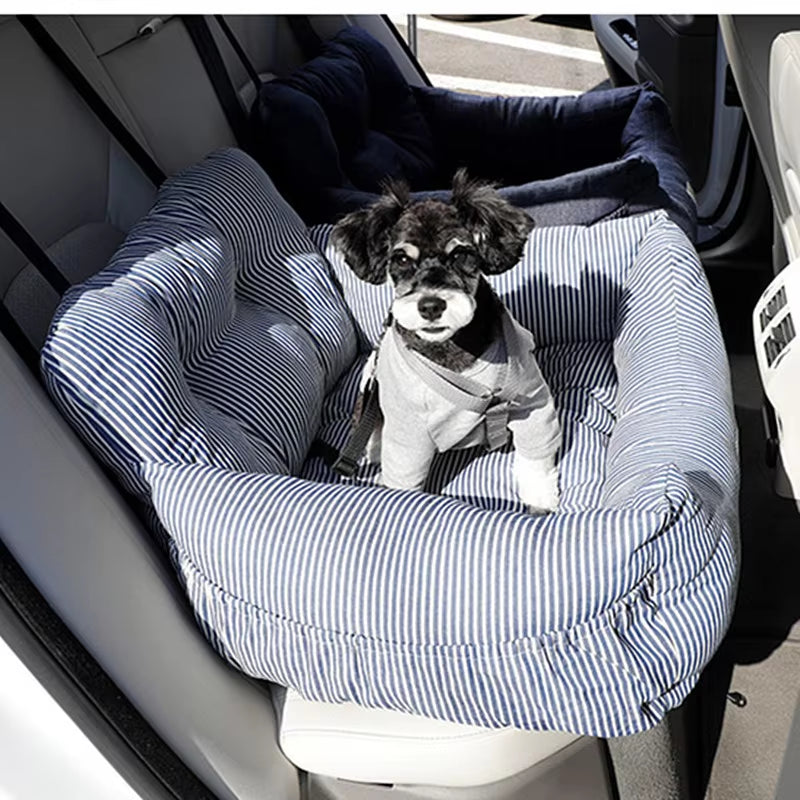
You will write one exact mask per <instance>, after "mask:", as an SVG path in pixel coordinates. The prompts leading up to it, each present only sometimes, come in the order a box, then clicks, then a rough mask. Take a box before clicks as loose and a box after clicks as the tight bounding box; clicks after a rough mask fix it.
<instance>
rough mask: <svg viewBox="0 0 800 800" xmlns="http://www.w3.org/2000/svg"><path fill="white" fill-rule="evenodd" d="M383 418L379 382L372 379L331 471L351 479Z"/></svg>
mask: <svg viewBox="0 0 800 800" xmlns="http://www.w3.org/2000/svg"><path fill="white" fill-rule="evenodd" d="M380 418H381V406H380V403H379V402H378V381H377V380H375V378H370V380H369V381H367V384H366V386H365V387H364V393H363V394H362V395H361V397H360V398H359V407H358V408H357V409H356V414H355V421H354V425H353V429H352V430H351V432H350V436H349V437H348V439H347V441H346V442H345V444H344V447H343V448H342V449H341V451H340V453H339V457H338V458H337V459H336V460H335V461H334V462H333V464H332V465H331V469H332V470H333V471H334V472H337V473H338V474H339V475H343V476H344V477H346V478H350V477H352V476H353V475H354V474H355V471H356V469H358V463H359V461H360V460H361V455H362V454H363V452H364V449H365V448H366V446H367V442H368V441H369V437H370V436H371V435H372V432H373V431H374V430H375V426H376V425H377V424H378V421H379V420H380Z"/></svg>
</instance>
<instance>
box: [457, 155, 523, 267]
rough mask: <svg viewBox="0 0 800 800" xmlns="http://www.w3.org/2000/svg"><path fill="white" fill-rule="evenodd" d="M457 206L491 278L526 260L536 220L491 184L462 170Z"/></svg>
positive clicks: (458, 178) (458, 177)
mask: <svg viewBox="0 0 800 800" xmlns="http://www.w3.org/2000/svg"><path fill="white" fill-rule="evenodd" d="M453 205H454V206H455V207H456V210H457V211H458V215H459V217H460V218H461V221H462V222H463V223H464V225H465V226H466V227H467V228H468V229H469V231H470V232H471V233H472V236H473V239H474V240H475V245H476V247H477V248H478V253H479V254H480V256H481V258H482V259H483V271H484V272H485V273H486V274H487V275H496V274H498V273H500V272H505V271H506V270H508V269H511V267H513V266H514V265H515V264H516V263H517V262H518V261H519V260H520V259H521V258H522V253H523V250H524V249H525V242H526V241H527V240H528V234H529V233H530V232H531V230H532V228H533V224H534V223H533V220H532V219H531V218H530V217H529V216H528V214H527V213H526V212H525V211H523V210H522V209H521V208H517V207H516V206H512V205H511V203H509V202H508V201H507V200H504V199H503V198H502V197H500V195H499V194H498V193H497V191H496V190H495V187H494V186H493V185H492V184H491V183H487V182H485V181H479V180H473V179H471V178H469V176H468V175H467V171H466V170H465V169H460V170H458V172H456V174H455V176H454V177H453Z"/></svg>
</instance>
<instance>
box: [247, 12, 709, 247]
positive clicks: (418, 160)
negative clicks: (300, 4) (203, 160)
mask: <svg viewBox="0 0 800 800" xmlns="http://www.w3.org/2000/svg"><path fill="white" fill-rule="evenodd" d="M251 122H252V124H253V128H254V131H255V135H254V140H255V143H254V151H253V152H254V154H255V155H256V157H257V158H258V160H259V161H260V163H261V164H262V165H263V166H264V167H265V169H266V171H267V172H268V174H269V175H270V177H271V178H272V179H273V180H274V181H275V184H276V186H277V188H278V190H279V191H280V192H281V193H282V194H283V195H284V197H285V198H286V200H287V201H288V202H289V203H290V204H291V205H292V207H294V208H295V209H297V210H298V212H299V213H300V214H301V216H302V217H303V218H304V219H305V220H306V221H307V222H322V221H334V220H335V218H337V217H338V216H340V215H341V214H342V213H344V212H345V211H351V210H353V209H355V208H358V207H360V206H363V205H365V204H367V203H369V202H371V201H373V200H374V199H375V193H376V192H378V191H379V190H380V186H381V183H382V182H383V181H384V180H385V179H386V178H387V177H391V178H403V179H405V180H407V181H408V182H409V184H410V186H411V188H412V190H414V191H419V192H423V193H430V192H432V193H433V195H434V196H446V195H447V194H448V193H447V192H446V191H443V190H445V187H449V186H450V183H451V180H452V176H453V174H454V172H455V171H456V170H457V169H458V168H459V167H462V166H465V167H467V169H468V170H469V172H470V174H471V175H472V176H473V177H480V178H484V179H489V180H492V181H494V182H496V183H497V184H498V185H499V186H500V187H501V188H500V193H501V194H502V195H504V196H505V197H506V199H508V200H509V201H511V202H512V203H514V204H515V205H518V206H521V207H524V208H526V209H527V210H528V211H529V213H530V214H531V215H532V216H533V217H534V219H535V221H536V222H537V224H556V223H569V222H571V223H590V222H595V221H597V220H599V219H603V218H610V217H614V216H622V215H626V214H634V213H638V212H641V211H645V210H649V209H655V208H664V209H666V210H667V212H668V213H669V214H670V216H671V217H672V218H673V219H674V220H675V221H676V222H677V223H678V225H680V226H681V227H682V228H683V229H684V231H685V232H686V233H687V235H688V236H689V237H690V238H691V239H694V236H695V233H696V208H695V204H694V200H693V198H692V197H691V195H690V193H689V189H688V176H687V173H686V169H685V167H684V165H683V162H682V160H681V156H680V151H679V147H678V144H677V140H676V138H675V135H674V133H673V131H672V127H671V124H670V119H669V111H668V109H667V106H666V104H665V103H664V101H663V99H662V98H661V96H660V95H659V94H658V93H657V91H656V90H655V89H654V88H653V87H652V86H650V85H646V86H635V87H627V88H621V89H611V90H606V91H596V92H589V93H586V94H584V95H581V96H579V97H560V98H537V97H516V98H503V97H477V96H472V95H468V94H460V93H457V92H451V91H447V90H444V89H436V88H433V87H429V86H413V87H412V86H409V85H408V83H407V82H406V80H405V78H404V77H403V75H402V74H401V73H400V71H399V69H398V67H397V65H396V64H395V63H394V61H393V60H392V58H391V56H390V55H389V53H388V52H387V51H386V49H385V48H384V47H383V45H381V44H380V43H379V42H377V41H376V40H375V39H374V38H372V37H371V36H370V35H369V34H368V33H366V32H365V31H363V30H361V29H360V28H356V27H351V28H345V29H343V30H342V31H340V32H339V33H338V34H337V35H336V36H335V37H334V38H333V39H331V40H330V41H328V42H325V43H324V44H323V45H322V52H321V53H320V54H319V55H318V56H316V57H315V58H313V59H311V60H310V61H308V62H307V63H305V64H304V65H303V66H302V67H300V68H299V69H297V70H295V71H294V72H293V73H292V74H291V75H289V76H287V77H282V78H276V79H275V80H272V81H270V82H268V83H265V84H263V85H262V87H261V91H260V94H259V97H258V98H257V100H256V102H255V103H254V105H253V106H252V109H251Z"/></svg>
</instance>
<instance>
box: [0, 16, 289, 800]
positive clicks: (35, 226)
mask: <svg viewBox="0 0 800 800" xmlns="http://www.w3.org/2000/svg"><path fill="white" fill-rule="evenodd" d="M47 21H48V23H60V22H61V20H59V19H56V18H50V19H48V20H47ZM76 44H77V42H76ZM0 103H1V104H2V108H3V115H4V119H5V120H10V121H12V122H13V124H10V125H9V124H6V125H4V127H3V147H2V148H0V200H1V201H2V202H3V203H4V205H6V206H7V207H8V209H9V210H10V211H11V213H12V214H13V215H14V216H15V217H17V219H19V220H20V221H21V223H22V224H23V225H24V226H25V228H27V230H28V231H29V232H30V233H31V234H32V235H33V237H34V238H35V239H36V240H37V241H38V242H39V244H40V245H42V246H43V247H45V248H46V249H47V251H48V252H49V254H50V256H51V257H52V259H53V260H54V261H55V262H56V264H57V266H58V267H59V268H60V269H61V271H62V272H63V273H64V274H65V275H66V276H67V277H68V278H69V279H70V280H71V281H73V282H75V281H80V280H83V279H84V278H86V277H87V276H88V275H90V274H92V273H94V272H96V271H97V270H99V269H100V268H102V267H103V266H104V265H105V263H106V261H107V260H108V258H109V256H110V255H111V253H113V251H114V250H115V248H116V246H117V244H118V243H119V242H120V241H121V240H122V238H123V237H124V235H125V232H126V231H127V230H128V228H129V227H130V226H131V224H133V222H134V221H136V220H137V219H138V218H139V217H141V216H142V215H143V214H144V213H145V212H146V211H147V209H148V208H149V207H150V205H151V204H152V201H153V197H154V187H153V185H152V184H151V183H150V182H149V181H148V180H147V179H146V178H145V176H144V175H143V174H142V172H141V171H140V169H139V168H138V167H137V166H136V164H135V163H133V162H132V160H131V159H130V157H129V156H128V155H127V153H126V152H125V151H124V150H123V149H122V148H121V147H120V146H119V145H118V144H117V143H116V142H115V141H114V140H113V139H112V137H111V136H110V135H109V133H108V132H107V130H106V129H105V128H104V127H103V126H102V125H101V124H100V122H99V121H98V120H97V118H96V117H95V115H94V114H93V113H92V112H91V111H90V110H89V109H88V107H87V106H86V104H85V103H84V101H83V100H82V99H81V98H80V96H79V95H78V94H77V92H76V91H75V90H74V88H73V87H72V86H70V84H69V83H68V82H67V81H66V79H65V78H64V77H63V76H62V75H61V74H60V73H59V71H58V70H57V69H56V68H55V67H54V66H53V64H52V63H51V62H50V61H49V60H48V58H47V57H46V56H45V55H44V54H43V53H42V52H41V51H40V50H39V49H38V47H37V45H36V44H35V43H34V42H33V40H32V39H31V37H30V36H29V34H28V33H27V32H26V31H25V30H24V28H23V27H22V25H21V24H20V23H19V21H18V20H17V19H15V18H13V17H7V16H5V17H0ZM118 110H119V109H118ZM159 141H160V140H159ZM0 293H2V297H3V301H4V303H5V304H6V305H7V307H8V308H9V309H10V310H11V312H12V314H13V316H14V317H15V318H16V319H17V321H18V322H19V323H20V325H21V327H22V328H23V330H24V331H25V332H26V333H27V335H28V336H29V337H30V338H31V340H32V341H33V342H34V343H38V342H40V341H41V339H42V338H43V337H44V334H45V332H46V329H47V325H48V323H49V320H50V317H51V315H52V312H53V310H54V309H55V306H56V304H57V301H58V297H57V294H56V293H55V292H54V291H53V290H52V289H51V288H50V286H49V285H48V284H47V283H46V282H45V281H44V279H43V278H42V277H41V276H40V275H39V274H38V273H37V272H36V271H35V270H34V269H33V268H32V267H31V266H30V265H28V264H27V260H26V258H25V257H24V256H23V255H21V254H20V253H19V251H18V250H17V249H16V247H15V246H14V245H13V244H12V243H11V242H10V240H9V239H8V238H7V237H6V236H5V235H4V234H3V233H2V232H0ZM0 408H2V409H3V414H2V415H0V437H2V441H3V451H4V453H5V454H6V456H7V457H5V458H3V459H0V531H1V532H2V537H3V541H4V543H5V545H6V546H7V547H8V548H9V550H10V551H11V553H12V554H13V555H14V557H15V558H16V560H17V561H18V562H19V564H20V565H21V567H22V568H23V570H24V571H25V572H26V574H27V575H28V576H29V577H30V578H31V580H32V581H33V582H34V584H35V585H36V586H37V587H38V589H39V591H40V592H41V593H42V594H43V595H44V596H45V599H46V600H47V601H48V603H49V604H50V605H51V606H52V607H53V608H54V609H55V610H56V611H57V613H58V614H59V615H60V616H61V618H62V619H64V620H65V621H66V622H67V623H68V624H69V626H70V628H71V629H72V630H73V631H74V633H75V634H76V636H77V637H78V639H79V640H80V642H81V643H82V644H83V646H84V647H86V649H87V650H88V651H89V652H90V653H91V654H92V655H93V656H94V657H95V659H96V660H97V661H98V662H99V663H100V665H101V666H102V667H103V668H104V669H105V671H106V673H107V674H108V675H109V676H110V677H111V678H112V680H113V681H114V682H115V683H116V684H117V686H119V687H120V689H121V691H122V692H123V693H124V694H125V695H127V697H128V698H130V699H131V701H132V702H133V703H134V705H135V706H136V707H137V708H138V709H139V710H140V711H141V712H142V714H143V715H144V717H145V719H146V720H148V721H149V722H150V724H151V725H152V726H153V727H154V729H155V730H156V732H157V733H158V734H159V735H160V736H161V738H162V739H163V740H164V741H166V743H167V744H168V745H169V746H170V747H171V748H172V749H173V751H174V752H175V753H177V755H178V756H179V757H180V758H181V759H183V761H184V762H185V763H186V764H188V765H189V766H190V767H191V769H192V770H193V771H194V772H195V773H196V774H197V775H198V776H200V778H201V779H202V780H203V781H204V782H205V783H206V785H207V786H208V787H209V788H210V789H211V791H212V792H214V794H215V796H217V797H220V798H229V800H233V798H235V799H236V800H245V798H246V799H247V800H266V799H269V800H287V798H288V799H289V800H291V799H292V798H297V797H299V785H298V777H297V773H296V770H295V769H294V767H293V766H292V765H290V764H289V762H288V761H286V759H285V758H284V757H283V756H282V754H281V753H280V751H279V749H278V747H277V746H270V743H274V742H277V729H276V722H275V716H274V712H273V710H272V707H271V704H270V702H269V700H268V697H267V696H266V695H265V693H264V691H263V690H262V689H261V688H260V687H256V686H254V685H253V684H252V683H250V682H249V681H247V680H245V679H244V678H243V677H242V676H241V675H239V674H238V673H235V672H234V671H232V670H231V669H230V668H228V667H227V666H226V665H224V664H223V663H222V662H221V661H220V659H219V658H218V657H217V656H216V655H215V654H214V653H213V652H212V650H211V649H210V648H209V647H208V645H207V643H206V642H205V640H204V639H203V637H202V635H201V634H200V632H199V631H198V630H197V628H196V627H195V625H194V624H193V622H192V620H191V618H190V615H189V612H188V611H187V608H186V603H185V600H184V598H183V596H182V594H181V593H180V591H179V589H178V587H177V584H176V581H175V579H174V576H173V574H172V573H171V572H170V571H169V569H168V568H167V567H166V565H165V564H164V563H163V561H162V560H160V559H159V558H158V557H157V556H156V552H155V550H154V548H153V546H152V545H151V544H150V543H149V541H148V533H147V531H146V529H145V528H144V526H143V524H142V523H141V522H140V521H139V520H138V519H137V518H136V517H135V515H134V514H133V513H132V512H131V510H130V508H129V506H128V505H127V503H126V502H125V501H123V499H122V498H121V496H120V495H119V493H118V492H117V491H116V489H114V487H113V486H112V485H111V484H110V483H109V481H108V480H107V478H106V477H105V475H104V474H103V472H102V471H101V470H100V468H99V467H98V466H97V465H96V463H95V462H94V461H93V459H92V458H90V457H89V455H88V454H87V452H86V450H85V448H84V447H83V446H82V444H81V443H80V442H79V441H78V439H77V437H76V436H75V435H74V434H73V433H72V431H71V429H70V428H69V426H68V425H67V424H66V422H64V421H63V420H62V419H61V417H60V415H59V414H58V413H57V412H56V411H55V409H54V407H53V406H52V404H51V403H50V401H49V399H48V398H47V397H46V396H45V394H44V392H43V390H42V389H41V387H40V386H39V385H38V382H37V381H36V379H35V377H34V376H33V375H32V374H31V373H30V372H29V371H28V370H27V369H26V368H25V367H24V366H23V364H22V363H21V361H20V359H19V358H18V357H16V356H15V354H14V353H13V350H12V349H11V347H10V345H9V343H8V342H7V341H6V340H5V339H4V338H3V337H1V336H0ZM9 454H13V457H11V456H10V455H9Z"/></svg>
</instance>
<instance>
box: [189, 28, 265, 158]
mask: <svg viewBox="0 0 800 800" xmlns="http://www.w3.org/2000/svg"><path fill="white" fill-rule="evenodd" d="M181 19H182V20H183V24H184V25H185V26H186V30H187V31H188V33H189V36H190V37H191V39H192V43H193V44H194V47H195V50H197V55H198V56H200V60H201V61H202V62H203V67H204V68H205V71H206V74H207V75H208V78H209V80H210V81H211V85H212V87H213V88H214V93H215V94H216V95H217V100H219V102H220V105H221V106H222V111H223V113H224V114H225V119H227V120H228V125H230V126H231V130H232V131H233V135H234V136H235V137H236V141H237V143H238V144H239V147H241V148H242V149H243V150H244V151H245V152H248V153H250V152H252V141H253V135H252V132H251V130H250V125H249V123H248V121H247V115H246V114H245V111H244V108H243V107H242V103H241V101H240V99H239V95H238V94H237V92H236V89H234V87H233V82H232V81H231V78H230V75H228V70H227V69H226V68H225V62H224V61H223V60H222V56H221V55H220V52H219V48H218V47H217V44H216V42H215V41H214V37H213V35H212V34H211V29H210V28H209V27H208V23H207V22H206V20H205V17H203V16H202V15H199V14H191V15H186V16H182V17H181ZM259 86H260V83H259Z"/></svg>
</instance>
